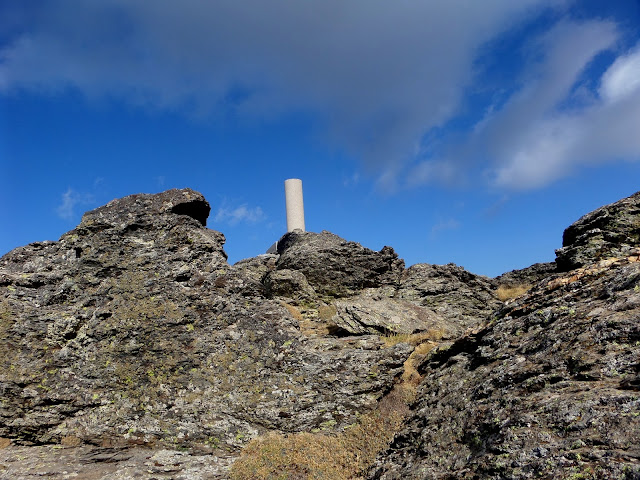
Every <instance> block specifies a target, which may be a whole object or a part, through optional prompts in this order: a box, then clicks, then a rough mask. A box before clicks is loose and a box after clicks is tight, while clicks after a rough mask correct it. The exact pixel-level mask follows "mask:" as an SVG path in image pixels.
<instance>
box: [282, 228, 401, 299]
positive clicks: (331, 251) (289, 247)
mask: <svg viewBox="0 0 640 480" xmlns="http://www.w3.org/2000/svg"><path fill="white" fill-rule="evenodd" d="M278 254H280V258H279V259H278V262H277V269H278V270H283V269H289V270H296V271H299V272H302V273H303V274H304V276H305V278H306V279H307V281H308V283H309V284H310V285H311V286H312V287H313V288H314V289H315V291H316V292H317V293H318V294H320V295H324V296H329V297H346V296H349V295H353V294H356V293H357V292H359V291H360V290H362V289H364V288H371V287H381V286H385V285H391V286H396V285H397V284H398V282H399V280H400V277H401V275H402V272H403V271H404V261H403V260H401V259H399V258H398V255H397V254H396V253H395V252H394V251H393V249H392V248H391V247H383V248H382V249H381V250H380V251H379V252H375V251H373V250H370V249H368V248H365V247H363V246H362V245H360V244H359V243H355V242H348V241H346V240H344V239H342V238H340V237H339V236H337V235H334V234H332V233H330V232H326V231H324V232H322V233H312V232H290V233H287V234H286V235H284V236H283V237H282V238H281V239H280V240H279V241H278Z"/></svg>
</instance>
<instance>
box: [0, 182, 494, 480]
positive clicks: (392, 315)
mask: <svg viewBox="0 0 640 480" xmlns="http://www.w3.org/2000/svg"><path fill="white" fill-rule="evenodd" d="M209 211H210V206H209V204H208V202H207V201H206V200H205V199H204V197H203V196H202V195H201V194H199V193H197V192H194V191H192V190H189V189H184V190H169V191H167V192H163V193H161V194H156V195H146V194H140V195H132V196H129V197H125V198H122V199H117V200H114V201H112V202H110V203H109V204H107V205H105V206H103V207H100V208H98V209H96V210H93V211H90V212H87V213H86V214H85V215H84V216H83V218H82V221H81V223H80V225H78V227H77V228H75V229H74V230H72V231H70V232H68V233H66V234H64V235H63V236H62V237H61V238H60V240H59V241H58V242H39V243H34V244H30V245H27V246H25V247H21V248H18V249H16V250H14V251H12V252H10V253H8V254H7V255H5V256H4V257H2V258H1V259H0V288H1V291H0V372H1V373H0V390H1V391H2V397H1V399H0V442H1V443H0V444H2V445H7V446H8V448H5V449H0V452H1V454H0V475H4V474H6V475H9V476H10V478H20V477H19V476H17V475H18V473H17V472H20V469H22V473H21V474H23V475H24V478H28V475H30V474H31V473H33V474H34V475H35V474H38V475H39V474H45V473H46V472H48V473H46V474H51V475H57V474H60V475H62V474H61V473H60V472H61V471H62V470H60V471H56V470H55V469H56V468H58V467H60V468H63V467H61V466H60V465H59V463H58V464H56V462H55V461H53V462H51V461H50V460H51V459H49V457H48V456H47V455H48V454H49V455H51V454H56V455H57V453H56V452H57V451H56V450H55V449H56V448H60V447H64V448H65V449H76V453H73V452H70V451H69V452H67V451H65V452H66V453H65V455H66V456H67V457H69V458H72V457H73V458H78V459H80V460H81V461H80V463H81V464H84V465H89V466H91V468H88V467H85V468H84V470H82V468H80V467H77V468H80V470H78V471H76V472H75V473H76V474H77V473H78V472H80V474H81V475H83V476H84V477H83V478H89V477H90V476H92V475H93V476H94V478H102V477H100V476H99V470H100V469H96V468H93V467H95V464H96V463H101V462H103V461H104V462H107V460H101V459H104V458H111V459H112V461H111V460H109V461H108V462H109V463H113V464H114V465H110V468H109V469H107V470H109V473H108V474H107V473H104V472H103V473H104V475H110V476H108V477H106V476H105V477H104V478H128V477H127V475H129V473H127V472H130V471H131V470H132V469H133V470H135V469H136V468H138V469H140V471H141V472H145V471H146V472H147V474H148V475H147V476H148V478H152V477H153V475H154V473H153V472H151V473H149V471H155V470H158V471H160V470H162V469H158V468H156V469H155V470H154V468H147V467H148V465H147V467H145V465H146V464H145V462H144V461H143V460H144V458H147V457H149V455H151V457H153V458H155V457H154V455H160V456H162V458H164V459H165V460H163V461H162V462H161V461H160V460H158V461H157V462H156V463H158V464H159V465H165V464H166V465H170V464H175V465H179V467H176V468H175V469H173V470H172V471H173V475H174V476H175V478H181V477H180V475H187V473H185V472H187V471H189V469H191V468H192V467H193V465H201V468H200V473H197V472H196V473H193V472H192V473H190V474H189V475H188V476H183V477H182V478H218V477H220V478H224V477H225V475H226V472H227V470H228V467H229V465H230V463H231V462H232V460H233V458H234V457H235V456H236V455H237V454H238V452H239V450H240V449H241V448H242V446H243V445H244V444H246V442H247V441H249V440H250V439H251V438H253V437H255V436H257V435H260V434H262V433H265V432H268V431H280V432H300V431H311V432H315V431H319V432H327V433H331V432H339V431H341V430H342V429H344V428H345V427H347V426H349V425H351V424H353V422H354V421H355V419H356V415H359V414H361V413H363V412H366V411H367V410H370V409H372V408H373V407H375V405H376V404H377V402H378V401H379V400H380V399H381V398H382V396H383V395H385V393H386V392H387V391H389V390H390V389H391V387H392V386H393V384H394V382H395V381H396V379H397V378H398V377H399V375H400V374H401V373H402V371H403V363H404V362H405V360H406V359H407V358H408V356H409V354H410V353H411V351H412V347H410V346H409V345H407V344H405V343H399V344H397V345H395V346H393V347H386V346H385V344H384V342H383V341H382V340H381V339H380V336H379V334H393V333H399V332H403V331H406V330H407V329H408V328H409V327H407V324H405V322H403V321H401V318H402V316H403V315H404V314H405V312H408V311H410V312H412V315H414V317H415V320H416V321H415V322H414V323H413V325H412V326H411V327H410V328H409V329H410V330H411V331H420V330H427V329H435V328H437V329H442V330H443V331H444V332H445V336H448V337H449V338H451V339H453V338H454V337H455V336H457V335H459V333H460V332H461V330H462V329H465V328H468V327H469V326H473V325H477V324H479V322H480V321H481V320H482V318H483V317H484V316H485V314H486V313H487V312H488V311H490V310H491V307H490V306H491V304H493V305H498V304H499V302H498V301H497V300H496V299H495V297H493V296H492V293H491V291H492V283H491V281H490V280H489V279H486V278H483V277H477V276H475V275H472V274H468V272H467V273H464V271H463V270H462V269H459V268H458V269H456V268H457V267H453V266H446V267H442V268H444V269H445V270H451V271H452V272H454V273H452V279H453V280H454V281H452V282H447V285H444V284H440V283H442V282H440V283H439V281H438V280H437V279H436V280H431V279H429V278H428V276H429V275H424V281H423V282H421V281H420V276H421V275H422V272H421V271H418V270H417V269H415V268H414V270H411V269H409V270H405V269H404V263H403V262H402V260H400V259H398V257H397V255H396V254H395V252H394V251H393V250H392V249H391V248H389V247H385V248H383V249H382V250H381V251H380V252H374V251H372V250H369V249H366V248H364V247H362V246H361V245H359V244H357V243H355V242H347V241H345V240H343V239H341V238H339V237H337V236H335V235H333V234H330V233H328V232H323V233H320V234H312V233H304V234H289V235H287V236H285V237H283V239H282V240H281V241H280V242H279V251H278V254H277V255H261V256H258V257H256V258H253V259H248V260H246V261H242V262H238V263H237V264H236V265H233V266H232V265H229V264H228V263H227V257H226V254H225V253H224V250H223V244H224V240H225V239H224V236H223V235H222V234H221V233H219V232H216V231H214V230H210V229H208V228H206V226H205V225H206V221H207V216H208V213H209ZM434 268H436V267H434ZM456 275H457V276H456ZM435 277H437V275H436V276H435ZM465 282H467V283H468V282H471V283H469V285H467V283H465ZM474 282H475V283H474ZM430 284H433V285H432V286H427V285H430ZM471 284H473V285H472V286H471ZM478 286H481V288H480V292H479V293H472V294H471V292H475V291H476V287H478ZM465 289H466V290H465ZM453 291H458V292H460V293H461V297H464V298H465V299H466V298H467V297H468V298H469V301H468V302H466V304H465V305H461V306H448V304H447V302H446V301H445V300H446V299H445V297H446V294H447V292H453ZM465 291H466V293H469V294H470V295H466V294H465V293H464V292H465ZM476 297H478V299H481V300H477V299H476ZM385 304H386V305H389V308H385ZM449 313H451V317H452V318H453V317H455V318H457V320H456V321H455V322H451V324H449V323H448V322H447V317H448V316H449ZM350 325H351V326H350ZM141 447H144V448H146V449H149V452H151V453H150V454H149V455H147V456H146V457H144V458H143V456H141V454H140V453H139V449H140V448H141ZM25 448H31V449H33V450H32V451H33V452H36V451H37V452H38V455H35V454H34V455H33V456H32V457H30V461H32V463H31V464H29V465H26V464H25V463H24V462H22V461H14V460H15V458H18V457H16V455H17V456H20V455H22V454H21V453H19V452H22V451H24V450H23V449H25ZM177 449H187V450H188V453H187V454H185V453H184V452H181V451H180V450H177ZM153 452H157V453H153ZM162 452H164V453H162ZM12 455H14V456H12ZM12 459H13V460H12ZM96 459H98V460H96ZM83 462H84V463H83ZM132 462H133V463H132ZM163 462H166V463H163ZM171 462H173V463H171ZM55 465H58V467H56V466H55ZM2 469H4V470H6V471H5V472H3V470H2ZM170 470H171V469H170ZM196 470H197V469H196ZM29 472H31V473H29ZM43 472H44V473H43ZM105 472H106V470H105ZM205 472H206V473H205ZM143 478H146V477H143Z"/></svg>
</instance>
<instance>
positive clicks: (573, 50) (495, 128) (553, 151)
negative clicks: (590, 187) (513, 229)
mask: <svg viewBox="0 0 640 480" xmlns="http://www.w3.org/2000/svg"><path fill="white" fill-rule="evenodd" d="M617 39H618V35H617V32H616V30H615V28H614V26H613V25H612V24H611V23H609V22H605V21H593V22H586V23H561V24H559V25H558V26H557V27H556V28H555V29H554V30H553V31H551V32H550V33H548V34H547V35H545V38H544V39H543V40H542V41H541V42H539V43H538V48H539V49H540V50H541V52H542V53H543V54H544V60H543V61H542V62H541V63H540V64H538V65H537V66H536V69H534V70H533V71H532V72H531V80H530V81H529V82H528V83H527V84H526V85H525V86H524V87H523V88H522V89H521V90H520V91H519V92H517V93H516V94H514V95H513V96H512V97H511V98H510V99H509V101H508V102H507V103H506V104H505V105H504V106H503V107H502V108H501V109H496V110H494V111H493V112H492V113H491V114H489V115H488V116H487V117H486V118H485V119H484V120H483V121H482V122H481V123H480V124H479V125H478V126H477V128H476V132H475V137H474V138H472V139H471V140H470V141H469V145H471V146H472V147H473V148H472V149H473V150H474V151H476V152H482V153H484V155H485V156H486V158H490V159H491V162H492V163H491V164H490V165H489V168H488V170H487V175H488V178H489V179H490V182H491V183H493V184H494V185H496V186H499V187H502V188H507V189H516V190H517V189H532V188H539V187H543V186H545V185H547V184H549V183H551V182H553V181H555V180H557V179H559V178H562V177H563V176H566V175H568V174H570V173H571V172H573V171H574V170H575V169H576V168H578V167H580V166H583V165H589V164H595V163H602V162H607V161H613V160H619V159H620V158H626V159H630V160H637V159H640V140H639V139H638V135H637V133H635V134H634V133H633V131H634V130H635V131H636V132H637V124H638V123H637V122H638V118H640V92H639V91H638V90H639V89H638V81H637V77H635V76H634V74H635V73H636V72H637V71H638V69H639V68H640V62H638V57H637V55H638V54H637V52H635V53H634V52H630V53H628V54H626V55H622V56H620V57H619V58H618V59H617V60H616V61H615V62H614V63H613V65H612V66H611V67H610V68H609V70H607V71H606V72H605V73H604V75H603V76H602V85H601V87H600V91H599V92H600V98H598V95H597V92H594V93H593V94H591V95H590V96H587V97H586V99H585V96H584V92H585V91H586V90H588V89H587V87H586V86H583V85H581V84H580V82H581V81H584V78H583V72H584V71H585V69H586V68H587V67H588V66H589V64H590V62H591V61H592V60H593V59H594V58H595V57H596V55H598V54H599V53H601V52H603V51H606V50H610V49H612V48H614V46H615V44H616V41H617ZM574 91H577V92H579V95H582V97H581V98H580V99H579V101H577V102H576V105H574V106H571V105H570V104H571V100H572V92H574ZM623 97H624V102H620V101H619V100H620V99H622V98H623ZM567 102H569V106H567Z"/></svg>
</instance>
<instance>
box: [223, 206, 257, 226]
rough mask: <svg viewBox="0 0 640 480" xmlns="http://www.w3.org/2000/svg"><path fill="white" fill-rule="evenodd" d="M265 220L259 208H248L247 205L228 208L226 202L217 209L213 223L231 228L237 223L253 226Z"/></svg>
mask: <svg viewBox="0 0 640 480" xmlns="http://www.w3.org/2000/svg"><path fill="white" fill-rule="evenodd" d="M265 219H266V216H265V214H264V212H263V211H262V208H260V207H249V206H247V204H243V205H239V206H229V205H227V204H226V202H223V205H222V206H221V207H220V208H218V210H217V212H216V214H215V216H214V218H213V221H214V222H216V223H226V224H228V225H232V226H233V225H237V224H238V223H248V224H255V223H258V222H262V221H264V220H265Z"/></svg>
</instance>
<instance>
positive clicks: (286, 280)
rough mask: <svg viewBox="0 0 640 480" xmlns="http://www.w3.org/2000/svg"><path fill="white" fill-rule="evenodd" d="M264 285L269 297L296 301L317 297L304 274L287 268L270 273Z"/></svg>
mask: <svg viewBox="0 0 640 480" xmlns="http://www.w3.org/2000/svg"><path fill="white" fill-rule="evenodd" d="M264 285H265V287H266V289H267V294H268V295H269V296H281V297H289V298H292V299H296V300H301V299H312V298H315V297H316V296H317V295H316V292H315V290H314V289H313V287H312V286H311V285H309V282H307V277H305V276H304V274H303V273H302V272H298V271H296V270H289V269H287V268H285V269H282V270H275V271H273V272H269V274H268V275H267V276H266V277H265V279H264Z"/></svg>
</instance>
